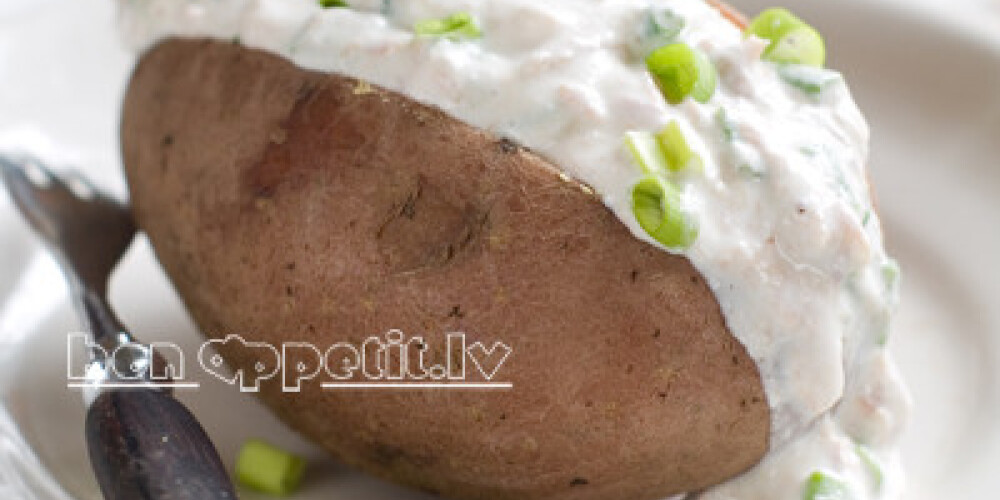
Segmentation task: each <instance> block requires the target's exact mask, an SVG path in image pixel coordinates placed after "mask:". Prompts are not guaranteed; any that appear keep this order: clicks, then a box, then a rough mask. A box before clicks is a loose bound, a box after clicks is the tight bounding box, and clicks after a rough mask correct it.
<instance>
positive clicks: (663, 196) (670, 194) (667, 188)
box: [632, 175, 698, 250]
mask: <svg viewBox="0 0 1000 500" xmlns="http://www.w3.org/2000/svg"><path fill="white" fill-rule="evenodd" d="M632 213H633V214H635V218H636V220H637V221H638V222H639V226H640V227H642V229H643V230H644V231H646V233H647V234H649V235H650V236H651V237H652V238H653V239H654V240H656V241H658V242H660V243H662V244H663V245H664V246H666V247H667V248H670V249H673V250H683V249H686V248H688V247H690V246H691V244H692V243H694V240H695V239H696V238H697V237H698V226H697V224H696V223H695V222H694V221H693V220H692V219H691V217H690V216H689V215H688V214H686V213H684V211H683V210H681V195H680V192H679V191H678V190H677V188H676V187H674V185H673V184H670V183H669V182H667V181H665V180H663V179H662V178H660V177H659V176H656V175H649V176H646V177H645V178H643V179H642V180H641V181H639V183H638V184H636V185H635V187H634V188H633V189H632Z"/></svg>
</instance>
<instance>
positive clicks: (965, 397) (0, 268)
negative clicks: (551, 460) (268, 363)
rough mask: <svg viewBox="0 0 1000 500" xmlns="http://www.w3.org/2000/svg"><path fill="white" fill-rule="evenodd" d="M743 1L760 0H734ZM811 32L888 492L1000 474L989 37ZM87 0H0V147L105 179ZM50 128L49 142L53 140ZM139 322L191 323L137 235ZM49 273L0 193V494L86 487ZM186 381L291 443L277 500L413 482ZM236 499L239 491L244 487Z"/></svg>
mask: <svg viewBox="0 0 1000 500" xmlns="http://www.w3.org/2000/svg"><path fill="white" fill-rule="evenodd" d="M734 3H736V4H737V5H739V6H740V7H742V8H743V9H744V10H746V11H748V12H755V11H757V10H759V9H760V8H762V7H764V6H765V5H764V3H763V2H757V1H752V2H751V1H747V2H740V1H738V0H737V1H736V2H734ZM796 3H797V4H799V6H798V7H796V10H798V11H799V12H800V13H801V14H802V15H804V16H805V17H807V18H809V19H810V20H813V21H814V22H815V24H816V25H818V27H819V28H820V29H821V31H822V32H823V33H824V34H825V35H826V37H827V40H828V45H829V47H830V52H831V65H832V66H834V67H836V68H839V69H842V70H843V71H844V72H845V73H847V75H848V79H849V81H850V82H851V85H852V88H853V89H854V92H855V95H856V97H857V100H858V101H859V103H860V104H861V107H862V109H864V110H865V111H866V114H867V116H868V118H869V120H870V122H871V125H872V129H873V132H874V133H873V144H872V148H873V151H872V171H873V178H874V181H875V184H876V186H877V189H878V193H879V197H880V202H881V212H882V214H883V218H884V222H885V226H886V228H887V229H886V230H887V237H888V241H889V246H890V251H891V252H893V253H894V254H895V255H896V256H897V257H898V258H899V260H900V261H901V263H902V265H903V268H904V273H905V275H904V276H905V280H904V284H903V306H902V309H901V311H900V313H901V314H900V316H899V318H898V320H897V322H896V324H895V327H894V333H893V339H892V343H893V349H894V350H895V351H896V352H897V353H898V358H899V359H900V362H901V364H902V366H903V371H904V374H905V376H906V378H907V379H908V380H909V382H910V384H911V386H912V389H913V393H914V398H915V402H916V412H915V415H914V417H913V420H912V424H911V426H910V430H909V433H908V435H907V438H906V442H905V445H904V454H905V461H906V463H907V466H908V470H909V474H910V477H911V479H912V481H911V485H910V488H909V493H908V495H907V499H908V500H922V499H927V500H930V499H940V498H963V499H970V500H977V499H992V498H996V497H997V493H996V492H997V491H1000V475H997V474H996V471H998V470H1000V425H998V424H1000V373H998V372H1000V301H998V298H1000V265H998V263H997V259H1000V160H998V158H1000V39H997V40H989V37H988V35H985V34H983V33H985V32H984V31H964V30H962V29H960V28H959V25H958V24H956V23H954V22H950V21H949V22H948V24H945V23H943V22H940V21H932V20H931V19H932V18H931V17H929V16H927V15H926V14H916V13H907V11H904V10H901V9H900V8H898V7H889V6H888V4H873V3H872V2H870V1H865V0H850V1H846V0H842V1H838V2H821V1H800V2H796ZM112 21H113V12H112V8H111V5H110V2H109V1H107V0H45V1H41V0H29V1H23V0H2V1H0V151H10V150H11V149H12V148H21V149H29V150H31V151H33V152H36V153H38V154H41V155H43V156H44V157H46V158H51V159H53V160H56V161H61V162H63V164H73V165H77V166H79V168H80V169H82V170H84V171H85V172H86V173H87V174H88V175H90V176H92V177H93V178H95V179H97V180H98V181H99V183H100V184H102V185H104V186H106V187H107V188H109V189H112V190H114V191H115V192H118V193H121V192H123V185H122V181H121V179H120V173H119V166H118V158H117V156H118V150H117V114H118V106H119V99H120V95H121V91H122V88H123V86H124V82H125V79H126V76H127V73H128V68H129V65H130V62H131V59H130V57H128V55H127V54H124V53H123V52H122V51H121V50H120V49H119V48H118V46H117V44H116V39H115V36H114V32H113V29H112V27H111V25H112ZM56 144H58V146H56ZM112 300H113V301H114V303H115V305H116V307H117V309H118V310H119V311H120V313H121V315H122V316H123V319H124V320H125V322H126V323H127V324H129V325H130V326H131V327H132V328H133V329H134V330H135V331H137V332H139V333H140V334H141V336H143V337H147V338H155V339H157V340H171V339H174V340H176V341H178V342H180V343H181V344H182V345H183V346H185V348H186V349H188V350H191V349H194V347H195V346H197V345H198V343H199V338H198V336H197V335H196V334H195V332H194V327H193V326H192V324H191V321H190V320H189V318H188V317H187V315H186V314H185V313H184V312H183V310H182V308H181V306H180V303H179V302H178V300H177V298H176V296H175V295H174V293H173V292H172V290H171V288H170V286H169V284H168V283H167V282H166V281H165V279H164V278H163V276H162V275H161V273H160V271H159V268H158V267H157V266H156V264H155V262H154V261H153V259H152V257H151V253H150V251H149V248H148V246H147V245H146V243H145V241H144V240H140V241H138V242H137V244H136V245H135V247H134V248H133V250H132V251H131V252H130V254H129V256H128V257H127V259H126V261H125V263H124V265H123V266H122V268H121V269H120V271H119V272H118V274H117V275H116V276H115V278H114V280H113V282H112ZM75 325H76V323H75V320H74V317H73V315H72V312H71V309H70V307H69V304H68V301H67V298H66V292H65V287H64V286H63V284H62V282H61V278H60V277H59V275H58V273H57V272H56V270H55V268H54V265H53V264H52V262H51V261H50V260H48V259H47V258H46V257H44V255H43V254H41V253H40V252H39V249H38V247H37V245H36V244H35V243H34V241H33V239H32V238H31V236H30V234H29V233H28V231H27V230H26V229H25V227H24V226H23V225H22V224H21V223H20V221H18V220H17V218H16V216H15V214H14V213H13V209H12V207H11V205H10V202H9V201H8V200H7V199H6V197H2V196H0V498H3V499H11V500H18V499H22V498H23V499H31V498H38V499H69V498H80V499H91V498H93V499H97V498H100V495H99V493H98V492H97V489H96V485H95V483H94V480H93V479H92V477H91V472H90V470H89V467H88V463H87V460H86V455H85V451H84V442H83V438H82V426H83V407H82V403H81V398H80V396H79V394H77V393H76V392H73V391H71V390H68V389H66V387H65V369H66V368H65V341H64V338H65V337H64V335H65V333H67V332H69V331H72V330H73V329H74V328H75ZM204 377H207V376H204V375H203V378H202V379H201V382H203V385H202V388H201V389H200V390H199V391H196V392H184V393H182V398H183V399H184V400H185V402H187V403H188V404H189V405H190V406H191V407H192V408H193V409H194V411H195V413H197V414H198V415H199V417H200V418H201V420H202V422H203V423H204V424H205V426H206V428H207V429H208V431H209V433H210V434H211V435H212V437H213V439H214V440H215V442H216V443H217V444H218V446H219V449H220V452H221V453H222V456H223V457H224V459H226V460H227V462H228V463H229V465H230V466H231V461H232V458H233V457H234V456H235V454H236V450H237V447H238V446H239V444H240V443H241V442H242V441H243V440H245V439H247V438H249V437H254V436H262V437H264V438H266V439H269V440H271V441H274V442H276V443H278V444H279V445H281V446H284V447H287V448H290V449H293V450H296V451H298V452H300V453H302V454H304V455H306V456H308V457H309V458H310V460H311V463H312V466H313V467H312V469H311V471H310V473H309V475H308V477H307V481H306V484H305V488H304V490H303V491H302V492H301V493H300V494H298V495H297V496H296V497H295V498H297V499H318V498H324V499H336V498H344V499H348V498H365V499H369V500H378V499H390V498H392V499H407V498H409V499H417V498H422V497H420V496H419V495H414V494H409V493H404V492H402V491H401V490H398V489H396V488H395V487H392V486H389V485H386V484H383V483H381V482H379V481H376V480H373V479H369V478H366V477H364V476H361V475H359V474H357V473H353V472H350V471H346V470H344V469H343V468H340V467H338V466H337V465H336V464H334V463H333V462H332V461H330V460H328V459H325V458H324V457H323V454H322V452H320V451H319V450H318V449H316V448H315V447H313V446H311V445H310V444H308V443H306V442H304V441H302V440H301V439H300V438H298V437H297V436H296V435H294V434H293V433H292V432H290V431H289V430H287V429H286V428H285V427H284V426H282V425H281V424H280V423H278V422H277V421H276V420H275V419H274V418H273V417H271V416H270V415H269V414H268V413H267V412H266V411H265V410H264V409H263V408H262V407H261V406H260V405H258V404H257V403H256V402H255V401H254V400H252V399H250V398H248V397H245V396H241V395H240V394H238V393H236V392H235V391H234V390H232V389H231V388H229V387H227V386H224V385H222V384H219V383H213V382H212V381H211V380H207V379H205V378H204ZM245 498H249V499H253V498H255V496H254V495H252V494H247V495H246V497H245Z"/></svg>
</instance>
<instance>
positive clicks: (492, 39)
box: [119, 0, 909, 500]
mask: <svg viewBox="0 0 1000 500" xmlns="http://www.w3.org/2000/svg"><path fill="white" fill-rule="evenodd" d="M348 3H349V4H350V5H351V7H350V8H332V9H323V8H321V7H319V6H318V4H317V2H316V1H315V0H119V5H120V13H121V26H122V30H123V33H124V36H125V38H126V40H127V41H128V43H130V44H131V45H133V46H134V47H136V48H137V49H142V48H145V47H148V46H150V45H151V44H152V43H154V42H156V41H158V40H160V39H162V38H164V37H167V36H205V37H216V38H220V39H225V40H231V39H234V38H236V37H238V38H239V40H240V42H241V43H242V44H244V45H246V46H249V47H254V48H259V49H263V50H266V51H268V52H272V53H275V54H279V55H281V56H283V57H285V58H287V59H289V60H290V61H292V62H293V63H295V64H297V65H299V66H300V67H303V68H307V69H311V70H318V71H326V72H334V73H339V74H343V75H348V76H351V77H355V78H359V79H362V80H365V81H368V82H371V83H373V84H377V85H379V86H382V87H385V88H389V89H392V90H395V91H399V92H401V93H403V94H406V95H409V96H410V97H412V98H414V99H416V100H418V101H421V102H424V103H427V104H430V105H433V106H436V107H438V108H440V109H442V110H444V111H445V112H447V113H449V114H450V115H452V116H454V117H456V118H458V119H460V120H463V121H465V122H467V123H470V124H472V125H475V126H478V127H481V128H484V129H487V130H490V131H492V132H494V133H495V134H497V135H499V136H505V137H509V138H511V139H514V140H515V141H517V142H519V143H521V144H522V145H524V146H526V147H528V148H530V149H532V150H534V151H535V152H537V153H539V154H541V155H543V156H545V157H547V158H548V159H550V160H551V161H552V162H553V163H554V164H555V165H557V166H559V167H561V168H562V169H564V171H565V172H566V174H567V175H569V176H572V177H574V178H576V179H579V180H581V181H583V182H585V183H586V184H588V185H589V186H591V187H592V188H593V189H594V191H595V192H596V193H598V194H599V195H600V196H601V197H602V199H603V200H604V203H605V204H606V205H607V206H608V208H609V209H611V210H612V211H613V212H614V213H615V214H616V215H617V216H618V217H619V219H621V221H622V222H623V223H624V224H625V225H627V226H628V227H629V228H630V229H631V230H632V232H633V234H635V236H636V237H637V238H640V239H642V240H644V241H647V242H649V243H650V244H653V245H657V246H660V245H659V244H658V243H656V242H655V241H653V240H652V239H650V238H649V237H648V236H647V235H646V234H645V232H644V231H643V230H642V229H641V228H640V227H639V225H638V223H637V221H636V219H635V216H634V215H633V214H632V209H631V190H632V187H633V186H634V185H635V183H636V182H637V181H638V180H639V179H640V178H641V177H642V172H641V170H640V168H639V166H638V165H636V164H635V163H634V161H633V160H632V158H631V157H630V155H629V154H628V152H627V150H626V148H625V147H624V142H623V137H624V135H625V133H626V132H627V131H632V130H642V131H657V130H659V129H661V128H662V127H664V126H665V125H666V124H667V123H669V122H670V121H672V120H677V121H678V122H679V123H680V126H681V128H682V130H683V132H684V135H685V136H686V138H687V139H688V142H689V143H690V145H691V147H692V148H693V149H694V150H695V151H696V152H698V153H699V154H700V155H701V157H702V159H703V160H704V166H705V168H704V174H699V175H692V176H689V178H688V179H687V180H686V182H685V183H684V185H683V190H684V191H683V203H684V205H685V208H686V210H688V211H689V212H690V213H691V214H693V215H694V216H695V217H696V218H697V220H698V224H699V226H700V234H699V236H698V239H697V240H696V242H695V243H694V245H693V246H692V247H691V248H689V249H688V250H686V251H684V254H685V255H687V257H688V258H689V259H690V260H691V262H692V263H693V264H694V265H695V267H697V268H698V270H699V271H700V272H701V273H702V274H703V275H704V276H705V277H706V278H707V280H708V283H709V285H710V286H711V288H712V290H713V291H714V293H715V295H716V297H717V298H718V301H719V303H720V304H721V306H722V311H723V313H724V316H725V318H726V322H727V324H728V326H729V328H730V330H731V331H732V333H733V334H734V335H735V336H736V337H737V338H738V339H739V340H740V341H741V342H742V343H743V345H745V346H746V348H747V350H748V351H749V353H750V355H751V356H752V357H753V358H754V360H755V361H756V362H757V365H758V367H759V369H760V373H761V376H762V378H763V382H764V387H765V390H766V393H767V397H768V402H769V404H770V407H771V410H772V426H771V428H772V444H771V451H770V452H769V453H768V455H767V457H765V459H764V460H763V461H762V462H761V463H760V464H758V465H757V466H756V467H754V468H753V469H751V470H750V471H748V472H747V473H745V474H743V475H741V476H740V477H737V478H735V479H733V480H731V481H729V482H727V483H725V484H723V485H720V486H718V487H715V488H713V489H711V490H709V491H707V492H703V493H701V494H699V495H692V497H695V496H697V497H698V498H702V499H719V500H722V499H740V500H758V499H759V500H775V499H800V498H802V497H803V495H804V491H805V488H806V487H805V484H806V481H807V479H808V477H809V476H810V475H811V474H812V473H814V472H816V471H821V472H823V473H826V474H828V475H830V476H834V477H836V478H838V479H839V480H840V481H842V482H844V483H845V484H846V485H847V486H848V488H850V490H851V492H852V494H853V498H855V499H858V500H861V499H876V498H878V499H889V498H897V497H898V495H899V491H900V489H901V486H902V485H901V474H900V472H899V465H898V457H897V453H896V449H895V443H896V438H897V435H898V433H899V430H900V427H901V425H902V423H903V421H904V420H905V416H906V413H907V410H908V406H909V401H908V397H907V395H906V393H905V390H904V389H903V387H902V384H901V383H900V381H899V378H898V377H897V375H896V371H895V368H894V365H893V363H892V361H891V360H890V359H889V358H888V354H887V353H886V351H885V349H884V340H885V335H886V332H887V330H888V322H889V316H890V313H891V310H892V309H893V308H894V306H895V302H896V296H897V292H896V285H895V284H894V279H892V276H891V274H892V273H887V272H886V269H887V267H886V266H889V265H891V260H890V259H889V258H888V257H887V256H886V253H885V251H884V250H883V247H882V241H881V229H880V226H879V221H878V217H877V216H876V215H875V214H874V213H873V210H872V203H871V199H870V197H869V192H868V184H867V182H866V174H865V162H866V158H867V154H868V151H867V144H868V127H867V124H866V123H865V121H864V119H863V118H862V116H861V114H860V112H859V111H858V109H857V107H856V106H855V104H854V101H853V100H852V98H851V95H850V92H849V91H848V89H847V87H846V85H845V84H844V83H843V81H842V79H840V78H839V76H838V77H837V78H835V81H834V82H833V83H831V84H830V85H829V86H828V88H826V90H824V91H823V92H822V93H821V94H820V95H819V96H811V95H808V94H806V93H804V92H803V91H802V90H800V89H798V88H796V87H793V86H791V85H789V84H788V83H787V82H786V81H785V80H783V79H782V78H781V77H780V76H779V74H778V71H777V68H776V66H775V65H773V64H771V63H767V62H763V61H761V59H760V55H761V52H762V50H763V48H764V47H765V43H764V41H762V40H760V39H757V38H754V37H749V38H747V37H744V36H743V34H742V33H741V32H740V31H739V30H738V29H737V28H736V27H734V26H733V25H732V24H731V23H730V22H729V21H727V20H726V19H724V18H723V17H722V16H721V15H720V14H719V13H718V12H717V11H716V10H714V9H713V8H711V7H710V6H708V5H707V4H705V3H703V2H702V1H701V0H548V1H545V2H538V1H537V0H505V1H490V2H485V1H477V0H396V1H393V0H349V1H348ZM651 8H667V9H670V10H671V11H673V12H674V13H675V14H678V15H680V16H681V17H682V18H683V19H684V21H685V27H684V29H683V31H682V32H681V33H680V35H679V38H678V40H679V41H683V42H686V43H688V44H689V45H691V46H693V47H697V48H699V49H701V50H702V51H704V52H705V53H706V54H708V56H709V57H710V58H711V59H712V61H713V62H714V63H715V65H716V67H717V68H718V71H719V86H718V89H717V91H716V93H715V95H714V96H713V97H712V99H711V100H710V101H709V102H708V103H707V104H700V103H697V102H694V101H693V100H691V99H688V100H686V101H685V102H683V103H682V104H680V105H677V106H672V105H669V104H668V103H667V102H666V101H665V100H664V99H663V97H662V96H661V94H660V92H659V90H658V89H657V87H656V86H655V84H654V83H653V81H652V79H651V78H650V77H649V75H648V74H647V72H646V69H645V65H644V63H643V60H642V55H643V54H642V53H641V47H642V45H643V44H642V37H641V33H642V30H643V27H644V26H646V24H645V23H646V20H647V16H648V14H649V12H650V9H651ZM456 12H468V13H470V14H471V15H472V16H473V17H474V18H475V19H476V20H477V22H478V24H479V26H480V27H481V28H482V31H483V37H482V38H480V39H476V40H460V41H452V40H447V39H438V38H428V37H419V36H415V35H414V34H413V31H412V27H413V25H414V23H416V22H417V21H421V20H425V19H430V18H442V17H446V16H448V15H450V14H453V13H456ZM834 76H837V75H834ZM724 125H725V126H724ZM727 130H728V137H727ZM661 248H662V246H661ZM665 251H666V250H665ZM861 445H863V446H864V447H865V449H866V450H868V452H867V453H864V452H861V453H859V452H858V449H859V446H861ZM873 462H874V463H876V464H877V465H876V466H873V465H872V463H873ZM875 469H880V470H881V474H877V473H874V470H875ZM880 475H881V481H879V479H878V476H880Z"/></svg>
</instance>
